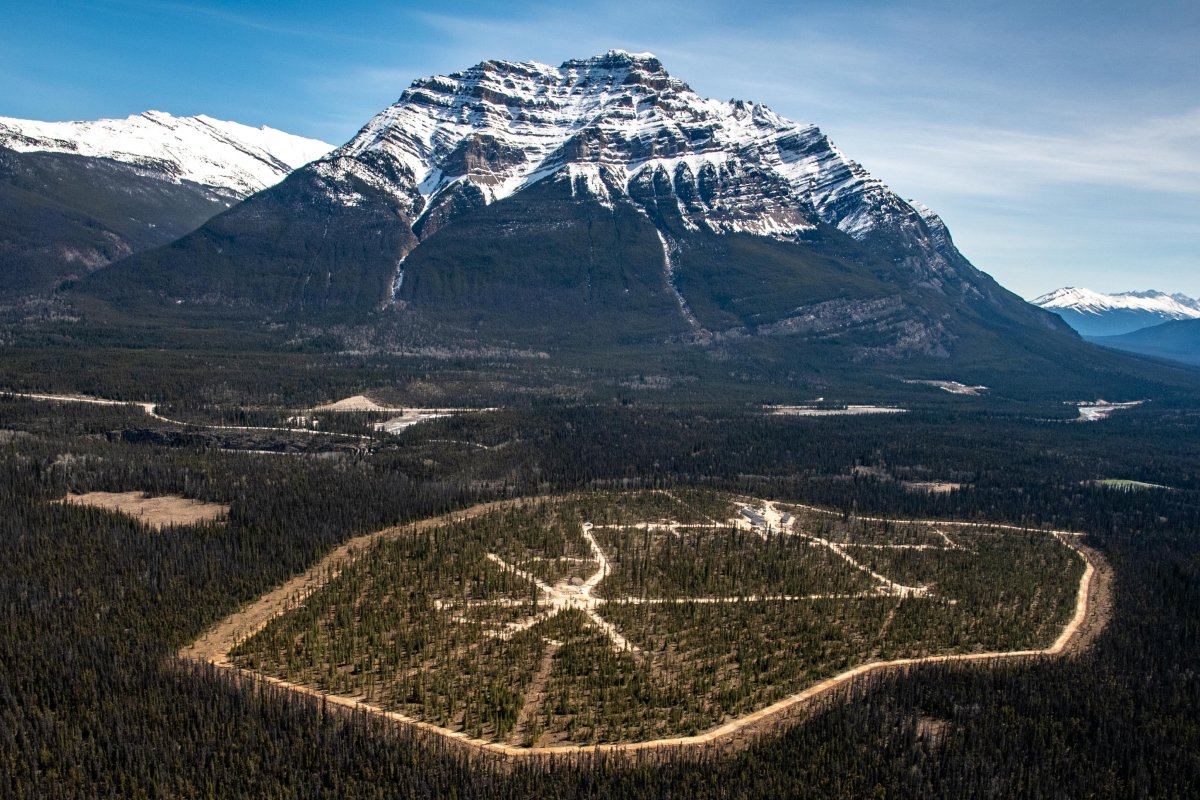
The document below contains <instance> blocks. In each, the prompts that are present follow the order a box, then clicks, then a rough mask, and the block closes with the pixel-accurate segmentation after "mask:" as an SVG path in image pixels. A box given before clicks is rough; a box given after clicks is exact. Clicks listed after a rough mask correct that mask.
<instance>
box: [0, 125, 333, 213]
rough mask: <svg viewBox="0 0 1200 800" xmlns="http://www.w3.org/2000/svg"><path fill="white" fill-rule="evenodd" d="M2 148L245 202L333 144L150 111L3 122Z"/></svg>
mask: <svg viewBox="0 0 1200 800" xmlns="http://www.w3.org/2000/svg"><path fill="white" fill-rule="evenodd" d="M0 146H2V147H7V148H9V149H11V150H15V151H17V152H51V153H70V154H75V155H81V156H90V157H94V158H108V159H112V160H114V161H120V162H123V163H126V164H131V165H134V166H137V167H141V168H145V169H146V170H148V171H150V172H153V173H159V174H161V175H162V176H163V177H164V178H166V179H168V180H171V181H172V182H174V183H182V182H185V181H187V182H191V183H197V184H201V185H203V186H208V187H211V188H213V189H217V190H221V191H224V192H227V193H228V194H230V195H233V196H234V197H239V198H240V197H245V196H247V195H250V194H253V193H254V192H257V191H260V190H262V189H265V188H266V187H268V186H273V185H274V184H276V183H278V182H279V181H280V180H282V179H283V178H284V176H286V175H287V174H288V173H289V172H291V171H292V170H293V169H295V168H297V167H299V166H302V165H304V164H307V163H309V162H310V161H312V160H314V159H317V158H320V157H321V156H323V155H325V154H326V153H328V152H329V151H330V150H332V149H333V146H332V145H329V144H326V143H325V142H321V141H318V140H315V139H306V138H304V137H301V136H295V135H292V134H290V133H284V132H283V131H279V130H275V129H274V128H268V127H266V126H264V127H261V128H253V127H250V126H248V125H242V124H240V123H237V122H228V121H225V120H218V119H213V118H212V117H208V116H204V115H200V116H196V117H176V116H173V115H171V114H168V113H165V112H162V111H147V112H144V113H142V114H134V115H133V116H130V117H127V118H125V119H100V120H92V121H85V122H41V121H37V120H25V119H13V118H9V117H0Z"/></svg>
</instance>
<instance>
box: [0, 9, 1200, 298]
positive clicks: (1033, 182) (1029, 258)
mask: <svg viewBox="0 0 1200 800" xmlns="http://www.w3.org/2000/svg"><path fill="white" fill-rule="evenodd" d="M64 4H66V5H67V6H68V7H69V12H68V13H63V4H59V5H58V6H56V7H54V8H51V7H50V6H49V5H46V4H43V5H37V4H12V5H13V8H11V9H6V20H5V22H6V25H5V26H4V28H2V29H0V98H4V99H5V101H6V102H7V105H6V106H5V107H2V108H0V115H6V114H7V115H10V116H29V117H35V118H39V117H40V118H54V119H66V118H80V117H88V116H106V115H124V114H127V113H133V112H135V111H140V110H144V109H145V108H146V107H148V106H150V105H154V106H158V107H160V108H163V109H164V110H169V111H173V112H175V113H201V112H203V113H208V114H212V115H214V116H221V117H224V118H229V119H238V120H241V121H246V122H252V123H254V124H263V123H265V124H269V125H272V126H273V127H278V128H282V129H285V130H290V131H293V132H295V133H299V134H304V135H310V136H319V137H320V138H322V139H325V140H326V141H331V142H336V143H340V142H344V141H346V140H347V139H349V138H350V137H351V136H353V135H354V133H355V132H356V131H357V130H358V129H359V128H360V127H361V126H362V125H363V124H364V123H365V122H366V121H367V120H368V119H369V118H370V117H371V116H372V115H373V114H375V113H377V112H378V111H380V110H381V109H382V108H384V107H385V106H387V105H388V104H390V103H391V102H393V101H395V99H396V98H397V97H398V96H399V95H400V93H401V92H402V91H403V90H404V89H405V88H406V87H407V86H408V85H409V83H410V82H411V81H412V80H413V79H414V78H417V77H422V76H426V75H430V74H434V73H445V72H452V71H454V70H458V69H463V68H465V67H469V66H471V65H473V64H475V63H477V62H479V61H481V60H484V59H488V58H504V59H515V60H537V61H542V62H545V63H550V64H558V63H561V62H562V61H564V60H566V59H568V58H579V57H585V56H589V55H594V54H596V53H600V52H604V51H605V50H608V49H609V48H613V47H621V48H625V49H629V50H649V51H652V52H654V53H656V54H657V55H658V56H659V57H660V58H661V59H662V60H663V63H664V64H665V65H666V67H667V68H668V70H670V71H671V72H672V73H673V74H674V75H676V76H677V77H679V78H682V79H684V80H686V81H687V82H688V83H689V84H690V85H691V86H692V87H693V88H694V89H695V90H696V91H697V92H698V93H700V94H702V95H704V96H707V97H716V98H720V99H728V98H731V97H736V98H740V99H747V100H755V101H758V102H763V103H766V104H767V105H769V106H771V107H772V108H773V109H775V110H776V111H777V112H779V113H781V114H783V115H784V116H787V117H789V118H792V119H795V120H797V121H799V122H808V123H813V124H816V125H819V126H820V127H821V129H822V130H823V131H825V132H826V133H827V134H828V135H829V136H830V137H831V138H832V139H833V140H834V142H836V143H837V144H838V146H839V147H841V148H842V149H843V150H844V151H845V152H846V153H847V155H849V156H850V157H852V158H855V159H857V160H859V161H860V162H862V163H863V165H864V166H865V167H866V168H867V169H869V170H870V171H872V172H874V173H875V174H877V175H878V176H879V177H881V178H882V179H883V180H885V181H886V182H888V183H889V184H891V185H892V186H893V187H894V188H895V189H896V190H897V191H898V192H900V193H901V194H903V195H905V196H913V197H917V198H919V199H921V200H923V201H925V202H927V203H929V204H930V205H931V206H932V207H934V208H935V210H936V211H938V213H939V214H941V215H942V216H943V217H944V218H945V219H946V220H947V222H948V223H949V224H950V226H951V228H952V229H953V230H954V231H955V235H956V238H958V239H959V240H960V243H962V244H963V246H964V250H965V252H966V255H967V256H968V257H969V258H971V259H972V260H973V261H975V262H976V263H978V264H980V265H981V266H984V267H986V268H988V269H989V270H990V271H992V272H993V273H994V274H995V275H996V276H997V277H998V278H999V279H1000V280H1001V281H1002V282H1003V283H1006V284H1007V285H1011V286H1013V288H1016V289H1017V290H1018V291H1021V292H1023V293H1029V292H1036V291H1037V290H1045V289H1048V288H1054V287H1053V286H1048V285H1044V284H1046V283H1086V282H1087V280H1088V276H1090V275H1095V274H1097V272H1098V271H1103V270H1107V271H1109V272H1111V273H1112V274H1117V273H1118V272H1119V271H1120V270H1121V269H1126V270H1128V269H1129V268H1130V267H1131V266H1133V265H1134V261H1135V260H1136V267H1137V272H1136V274H1133V276H1132V277H1131V278H1130V280H1141V279H1142V278H1143V276H1146V279H1147V280H1153V282H1154V283H1156V284H1157V285H1159V286H1160V288H1174V289H1178V290H1182V291H1189V292H1193V293H1200V268H1197V267H1200V263H1197V260H1196V258H1197V257H1196V256H1195V255H1194V254H1195V253H1200V232H1197V231H1196V226H1195V225H1193V224H1191V223H1190V222H1189V221H1188V218H1187V213H1189V212H1192V211H1195V210H1196V209H1197V204H1198V201H1197V196H1198V193H1200V137H1198V134H1197V128H1198V127H1200V82H1197V81H1196V79H1195V76H1196V66H1197V56H1196V42H1197V41H1200V4H1197V3H1185V2H1179V0H1145V2H1143V3H1141V4H1140V5H1139V6H1138V7H1137V9H1136V13H1135V11H1134V9H1132V8H1131V7H1130V6H1128V4H1127V3H1122V2H1119V0H1096V2H1094V3H1091V4H1089V5H1088V7H1087V8H1086V10H1081V9H1079V8H1075V7H1071V6H1068V5H1063V4H1058V5H1056V4H1046V3H1044V2H1041V0H1010V1H1009V2H1006V3H989V4H983V3H980V4H970V3H966V4H964V3H959V2H952V1H951V0H905V1H904V2H900V1H899V0H846V2H843V3H838V4H830V3H824V2H822V3H818V2H814V1H813V0H799V2H796V1H795V0H792V1H791V2H783V1H782V0H739V2H738V3H736V4H735V3H729V2H722V1H721V0H692V2H684V1H683V0H596V1H595V2H592V3H588V4H579V5H568V4H562V3H553V2H548V0H509V1H508V2H504V3H499V2H493V1H492V0H462V1H461V2H460V3H456V4H453V5H447V4H443V5H442V6H437V7H434V6H430V5H429V4H426V3H416V2H409V0H388V1H387V2H383V1H382V0H366V2H363V3H356V4H350V5H341V6H338V5H322V4H315V3H292V4H279V3H265V2H262V1H261V0H242V1H241V2H234V0H212V1H211V2H207V1H206V2H203V3H202V2H199V0H108V1H107V2H102V3H100V2H96V3H92V2H86V3H85V2H73V3H72V2H71V0H64ZM39 32H40V33H39ZM39 35H40V37H41V38H39ZM1134 197H1136V202H1132V201H1131V200H1129V201H1127V202H1124V203H1117V202H1115V201H1114V198H1118V199H1119V198H1134ZM1174 220H1180V222H1179V224H1172V222H1171V221H1174ZM1126 232H1127V233H1126ZM1147 232H1150V233H1147ZM1122 236H1127V241H1125V240H1122V239H1121V237H1122ZM1097 242H1103V246H1099V245H1096V244H1095V243H1097ZM1189 258H1190V259H1191V260H1190V261H1187V259H1189ZM1184 263H1189V264H1191V268H1190V269H1184V268H1183V267H1182V266H1181V264H1184ZM1084 265H1087V266H1086V270H1085V266H1084ZM1072 270H1085V275H1083V276H1082V277H1081V276H1079V275H1073V274H1071V271H1072ZM1097 288H1100V287H1097ZM1129 288H1136V287H1133V286H1131V287H1129Z"/></svg>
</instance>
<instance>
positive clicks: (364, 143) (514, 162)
mask: <svg viewBox="0 0 1200 800" xmlns="http://www.w3.org/2000/svg"><path fill="white" fill-rule="evenodd" d="M316 166H317V170H318V172H319V173H320V174H321V175H323V176H324V177H325V178H327V179H328V181H329V185H330V189H329V195H330V196H331V197H332V198H334V199H335V200H336V201H339V202H342V203H344V204H348V205H353V204H356V203H358V202H360V201H361V200H362V198H361V195H360V192H359V189H358V188H356V187H362V186H363V185H364V184H365V185H366V186H369V187H374V188H375V189H377V190H381V191H384V192H387V193H389V194H391V195H392V196H393V197H394V198H395V199H396V200H397V201H398V202H399V203H401V204H402V205H403V206H406V207H407V210H408V211H409V212H410V213H411V214H412V216H413V217H414V218H420V217H422V216H423V215H424V216H428V215H429V214H430V213H432V212H433V211H435V210H437V209H438V207H439V205H440V204H442V203H450V202H453V203H454V204H455V207H459V208H461V207H463V205H464V204H465V205H466V206H469V207H473V206H478V205H483V204H488V203H492V202H495V201H497V200H501V199H503V198H506V197H509V196H510V195H512V194H514V193H516V192H518V191H521V190H523V189H524V188H526V187H529V186H531V185H533V184H535V183H538V182H541V181H547V180H551V181H569V182H570V183H571V187H572V193H573V194H576V193H577V192H579V191H583V192H587V193H590V194H593V195H595V196H596V197H597V199H599V200H600V201H601V202H603V203H611V202H625V201H629V202H633V203H634V204H635V205H637V206H639V207H640V208H642V209H643V211H645V213H647V214H648V215H651V216H654V215H655V214H656V213H657V212H658V211H660V210H661V203H662V202H670V203H672V204H673V205H674V206H675V208H676V209H677V210H678V212H679V215H680V217H681V218H682V220H683V224H684V225H685V226H686V227H688V228H689V229H698V228H705V229H708V230H710V231H713V232H717V233H734V232H745V233H754V234H759V235H767V236H773V237H776V238H781V239H796V238H802V237H803V236H805V235H807V234H809V233H810V232H811V231H813V230H814V229H815V228H816V227H817V226H818V225H819V224H821V223H825V224H828V225H832V226H834V227H837V228H839V229H841V230H842V231H844V232H845V233H847V234H849V235H850V236H852V237H854V238H856V239H862V238H864V237H866V236H868V235H870V234H871V233H872V232H873V231H877V230H887V231H890V232H899V233H901V234H902V235H904V236H912V237H918V238H920V239H921V240H922V241H923V242H924V243H925V245H924V249H925V250H926V251H927V253H926V255H927V256H928V257H927V258H924V259H923V260H922V263H923V264H924V265H926V266H927V268H928V269H929V270H930V271H931V272H932V273H937V272H938V271H939V269H941V268H942V266H944V265H941V262H940V261H939V259H940V256H939V254H938V250H939V248H937V247H936V246H935V245H933V243H932V241H931V240H932V238H933V237H931V236H928V235H927V234H926V231H927V230H928V231H930V232H931V233H935V232H934V231H932V226H931V225H930V223H929V222H928V221H927V219H923V218H922V216H921V215H920V214H919V213H918V212H917V210H915V209H914V207H913V206H911V205H909V204H908V203H906V202H904V201H903V200H901V199H900V198H899V197H897V196H896V195H895V194H893V193H892V192H891V191H890V190H889V189H888V188H887V187H886V186H885V185H884V184H883V183H882V182H881V181H879V180H878V179H876V178H874V177H872V176H871V175H870V174H868V173H867V172H866V170H864V169H863V168H862V167H861V166H860V165H858V164H857V163H855V162H853V161H851V160H850V159H848V158H846V156H844V155H843V154H842V153H841V151H839V150H838V149H837V148H836V147H835V146H834V145H833V143H832V142H830V141H829V139H828V138H827V137H826V136H825V135H824V134H823V133H822V132H821V131H820V130H819V129H818V128H816V127H815V126H813V125H807V124H800V123H795V122H792V121H790V120H787V119H785V118H783V117H781V116H780V115H778V114H777V113H775V112H774V111H772V110H771V109H770V108H768V107H767V106H765V105H762V104H759V103H753V102H748V101H742V100H732V101H729V102H722V101H717V100H711V99H706V98H703V97H701V96H699V95H698V94H696V93H695V92H693V91H692V89H691V88H690V87H689V86H688V85H687V84H686V83H684V82H683V81H681V80H679V79H677V78H675V77H673V76H671V75H670V74H669V73H668V72H667V70H666V69H665V68H664V67H663V65H662V63H661V62H660V61H659V60H658V58H656V57H655V56H654V55H653V54H650V53H636V54H635V53H628V52H625V51H622V50H610V51H608V52H606V53H604V54H602V55H597V56H593V57H591V58H584V59H574V60H569V61H566V62H564V63H563V64H561V65H560V66H558V67H553V66H550V65H547V64H541V63H538V62H534V61H528V62H512V61H484V62H482V63H480V64H478V65H476V66H474V67H471V68H470V69H467V70H463V71H461V72H455V73H451V74H449V75H438V76H433V77H429V78H423V79H419V80H416V81H414V82H413V83H412V85H411V86H410V87H409V88H408V89H407V90H405V91H404V93H403V94H402V95H401V97H400V99H399V100H398V101H397V102H396V103H395V104H393V105H392V106H391V107H389V108H387V109H385V110H384V111H383V112H381V113H380V114H378V115H377V116H376V117H375V118H374V119H372V120H371V121H370V122H369V123H368V124H367V125H366V126H365V127H364V128H363V129H362V130H361V131H360V132H359V133H358V135H356V136H355V137H354V138H353V139H352V140H351V141H350V142H349V143H347V144H346V145H345V146H343V147H341V148H339V149H338V150H336V151H334V152H333V153H331V154H330V155H329V156H327V157H326V158H325V159H323V160H322V161H321V162H319V163H318V164H317V165H316ZM351 179H352V180H351ZM664 190H666V191H667V192H668V193H669V194H670V198H669V199H668V198H666V197H663V191H664ZM931 213H932V212H930V214H931ZM935 218H936V217H930V219H935ZM938 232H940V233H941V234H942V237H941V238H942V240H943V241H948V235H946V234H945V228H944V226H941V225H940V220H939V221H938ZM935 235H936V233H935Z"/></svg>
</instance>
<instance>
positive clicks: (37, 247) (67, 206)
mask: <svg viewBox="0 0 1200 800" xmlns="http://www.w3.org/2000/svg"><path fill="white" fill-rule="evenodd" d="M331 147H332V146H331V145H327V144H325V143H324V142H318V141H316V140H311V139H305V138H303V137H297V136H292V135H291V134H285V133H283V132H281V131H276V130H274V129H271V128H266V127H264V128H252V127H249V126H246V125H240V124H238V123H234V122H226V121H223V120H217V119H213V118H211V117H207V116H199V117H173V116H171V115H169V114H165V113H162V112H157V111H149V112H145V113H143V114H136V115H133V116H131V117H128V118H126V119H120V120H112V119H106V120H93V121H87V122H41V121H37V120H20V119H13V118H8V117H5V118H0V218H2V219H4V220H5V224H4V225H3V226H0V269H2V270H3V278H4V280H3V281H0V301H4V302H7V303H14V302H15V303H18V304H21V303H24V302H26V301H27V300H28V299H30V298H39V297H44V296H45V295H47V294H49V293H50V292H51V290H53V289H54V288H55V287H56V286H58V285H59V284H61V283H62V282H63V281H69V280H75V279H79V278H82V277H84V276H86V275H87V274H88V273H89V272H91V271H94V270H97V269H101V268H103V267H105V266H106V265H108V264H109V263H111V262H113V261H116V260H119V259H120V258H123V257H126V256H128V255H131V254H133V253H137V252H140V251H142V250H146V249H148V248H151V247H156V246H159V245H163V244H166V243H168V242H171V241H173V240H175V239H177V238H178V237H180V236H183V235H184V234H186V233H188V232H190V231H192V230H195V229H196V228H197V227H199V226H200V225H202V224H203V223H204V222H205V221H206V220H208V219H210V218H211V217H212V216H214V215H215V214H218V213H220V212H221V211H224V210H225V209H227V208H229V207H230V206H231V205H233V204H234V203H236V202H238V201H240V200H242V199H243V198H245V197H247V196H249V195H251V194H253V193H254V192H257V191H261V190H262V189H266V188H269V187H270V186H273V185H275V184H276V183H278V182H279V181H280V180H282V179H283V178H284V177H285V176H286V175H287V174H288V173H290V172H291V171H292V169H293V168H294V167H296V166H299V165H301V164H303V163H306V162H307V161H309V160H311V159H312V158H315V157H317V156H319V155H321V154H322V153H323V152H325V151H327V150H328V149H331Z"/></svg>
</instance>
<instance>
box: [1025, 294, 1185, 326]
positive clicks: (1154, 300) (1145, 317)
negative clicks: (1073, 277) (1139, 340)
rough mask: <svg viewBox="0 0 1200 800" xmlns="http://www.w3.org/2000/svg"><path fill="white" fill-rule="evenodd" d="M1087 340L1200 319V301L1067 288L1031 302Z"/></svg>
mask: <svg viewBox="0 0 1200 800" xmlns="http://www.w3.org/2000/svg"><path fill="white" fill-rule="evenodd" d="M1030 302H1031V303H1033V304H1034V305H1036V306H1038V307H1039V308H1044V309H1046V310H1048V311H1052V312H1054V313H1056V314H1058V315H1059V316H1061V317H1062V318H1063V319H1064V320H1065V321H1066V322H1067V324H1069V325H1071V327H1073V328H1074V329H1075V330H1077V331H1079V332H1080V333H1081V334H1083V335H1084V336H1117V335H1121V334H1125V333H1131V332H1133V331H1136V330H1139V329H1141V328H1147V327H1151V326H1154V325H1158V324H1161V323H1163V322H1167V321H1170V320H1179V319H1200V301H1198V300H1195V299H1193V298H1191V297H1188V296H1187V295H1184V294H1180V293H1175V294H1167V293H1166V292H1160V291H1157V290H1154V289H1150V290H1142V291H1129V292H1116V293H1112V294H1105V293H1103V292H1096V291H1093V290H1091V289H1086V288H1082V287H1073V286H1066V287H1063V288H1061V289H1056V290H1054V291H1052V292H1047V293H1046V294H1043V295H1041V296H1039V297H1036V298H1034V299H1033V300H1031V301H1030Z"/></svg>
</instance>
